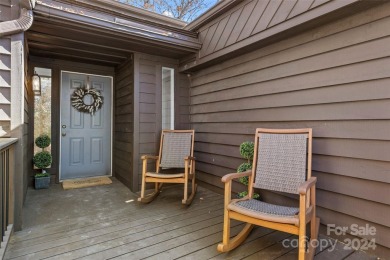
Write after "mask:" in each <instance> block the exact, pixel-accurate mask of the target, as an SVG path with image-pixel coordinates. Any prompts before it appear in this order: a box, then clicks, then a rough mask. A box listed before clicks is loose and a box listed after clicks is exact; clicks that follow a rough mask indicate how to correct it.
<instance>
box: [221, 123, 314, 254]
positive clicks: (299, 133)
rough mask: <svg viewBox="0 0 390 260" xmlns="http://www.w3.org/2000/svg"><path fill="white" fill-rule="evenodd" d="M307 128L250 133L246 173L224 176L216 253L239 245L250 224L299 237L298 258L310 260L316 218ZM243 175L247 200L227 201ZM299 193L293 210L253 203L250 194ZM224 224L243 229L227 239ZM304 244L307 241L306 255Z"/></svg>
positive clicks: (309, 136)
mask: <svg viewBox="0 0 390 260" xmlns="http://www.w3.org/2000/svg"><path fill="white" fill-rule="evenodd" d="M311 159H312V130H311V129H284V130H276V129H262V128H258V129H256V137H255V150H254V159H253V167H252V170H251V171H247V172H243V173H232V174H227V175H225V176H224V177H223V178H222V182H224V183H225V210H224V226H223V241H222V243H220V244H218V248H217V249H218V251H220V252H227V251H230V250H232V249H234V248H236V247H237V246H239V245H240V244H241V243H242V242H243V241H244V240H245V239H246V237H247V236H248V234H249V233H250V231H251V230H252V228H253V226H254V225H258V226H263V227H266V228H271V229H275V230H279V231H283V232H287V233H291V234H295V235H298V236H299V250H298V257H299V259H300V260H302V259H312V258H313V256H314V251H315V248H313V247H312V246H311V245H312V244H313V243H310V242H311V241H312V240H315V239H317V236H318V227H319V222H320V221H319V218H317V217H316V199H315V194H316V193H315V192H316V189H315V183H316V181H317V178H316V177H312V176H311ZM244 176H248V178H249V184H248V196H246V197H244V198H242V199H233V200H231V186H232V179H235V178H240V177H244ZM254 187H255V188H260V189H266V190H270V191H276V192H285V193H292V194H299V208H295V207H285V206H280V205H274V204H269V203H265V202H262V201H258V200H254V199H253V189H254ZM230 219H236V220H239V221H244V222H247V224H246V225H245V227H244V228H243V230H242V231H241V232H240V233H239V234H238V235H237V236H235V237H234V238H232V239H231V238H230ZM309 222H310V231H311V238H310V241H306V224H307V223H309ZM306 242H309V247H308V250H307V251H306V248H305V246H306Z"/></svg>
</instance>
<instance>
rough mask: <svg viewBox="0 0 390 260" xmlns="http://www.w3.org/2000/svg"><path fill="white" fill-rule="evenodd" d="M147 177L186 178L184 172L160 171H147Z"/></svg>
mask: <svg viewBox="0 0 390 260" xmlns="http://www.w3.org/2000/svg"><path fill="white" fill-rule="evenodd" d="M146 176H147V177H153V178H165V179H171V178H184V173H158V172H147V173H146Z"/></svg>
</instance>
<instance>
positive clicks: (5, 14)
mask: <svg viewBox="0 0 390 260" xmlns="http://www.w3.org/2000/svg"><path fill="white" fill-rule="evenodd" d="M11 16H12V12H11V0H2V1H1V2H0V22H4V21H9V20H12V17H11Z"/></svg>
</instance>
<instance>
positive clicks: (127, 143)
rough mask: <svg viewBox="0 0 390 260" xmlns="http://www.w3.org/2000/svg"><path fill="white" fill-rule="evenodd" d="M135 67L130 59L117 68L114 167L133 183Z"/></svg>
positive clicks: (121, 176)
mask: <svg viewBox="0 0 390 260" xmlns="http://www.w3.org/2000/svg"><path fill="white" fill-rule="evenodd" d="M133 72H134V67H133V61H132V60H130V61H128V62H126V63H125V64H123V65H122V66H120V67H119V68H118V69H117V70H116V75H115V93H114V94H115V120H114V122H115V127H114V129H115V130H114V131H115V133H114V169H115V176H116V177H117V178H118V179H120V180H121V181H122V182H123V183H125V184H126V185H127V186H128V187H130V185H131V176H132V168H133V160H132V158H133V128H134V127H133V118H134V117H133V114H134V112H133V106H134V104H133V94H134V93H133V92H134V75H133V74H134V73H133Z"/></svg>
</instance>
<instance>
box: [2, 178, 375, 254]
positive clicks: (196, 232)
mask: <svg viewBox="0 0 390 260" xmlns="http://www.w3.org/2000/svg"><path fill="white" fill-rule="evenodd" d="M182 190H183V188H182V186H181V185H177V186H169V187H166V188H164V189H163V191H162V192H161V194H160V195H159V197H158V198H157V199H156V200H155V201H153V202H152V203H150V204H147V205H144V204H139V203H138V202H136V198H137V195H136V194H133V193H131V192H129V190H128V189H127V188H126V187H125V186H124V185H122V184H121V183H120V182H118V181H117V180H115V179H113V184H112V185H107V186H98V187H90V188H85V189H79V190H68V191H63V190H62V189H61V188H60V187H59V185H52V186H51V187H50V189H49V190H45V191H35V190H29V191H28V195H27V201H26V206H25V212H24V216H25V217H27V216H28V218H30V219H28V221H27V222H26V223H25V227H24V229H23V231H20V232H15V233H14V234H13V236H12V238H11V242H10V246H9V247H8V248H7V252H6V256H5V259H61V260H62V259H93V260H98V259H144V258H148V259H164V260H165V259H297V250H295V249H294V248H285V247H284V246H283V244H282V241H283V240H284V239H286V238H287V239H293V238H296V236H291V235H289V234H286V233H282V232H278V231H273V230H269V229H266V228H262V227H256V228H255V229H254V230H253V231H252V233H251V234H250V235H249V237H248V238H247V239H246V240H245V242H244V243H243V244H242V245H241V246H240V247H238V248H237V249H235V250H233V251H231V252H229V253H223V254H222V253H219V252H218V251H217V249H216V247H217V244H218V243H219V242H221V239H222V225H223V223H222V222H223V196H222V195H220V194H217V193H214V192H212V191H210V190H207V189H205V188H202V187H199V189H198V192H197V195H196V197H195V199H194V201H193V203H192V205H191V206H190V207H184V206H182V205H181V196H182ZM61 205H62V206H61ZM65 207H66V208H65ZM242 227H243V224H242V223H240V222H238V221H232V232H231V233H232V236H234V235H235V234H237V233H238V232H239V231H240V230H241V229H242ZM321 238H324V239H325V237H321ZM336 249H337V250H336V251H333V252H330V251H327V249H323V250H322V251H321V250H317V252H316V259H335V260H337V259H342V258H345V257H348V256H349V258H350V259H353V256H354V255H356V256H358V257H359V259H372V258H370V257H369V256H367V255H366V254H364V253H361V252H356V253H355V252H353V251H345V250H343V249H342V246H341V244H340V245H338V246H337V248H336Z"/></svg>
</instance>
